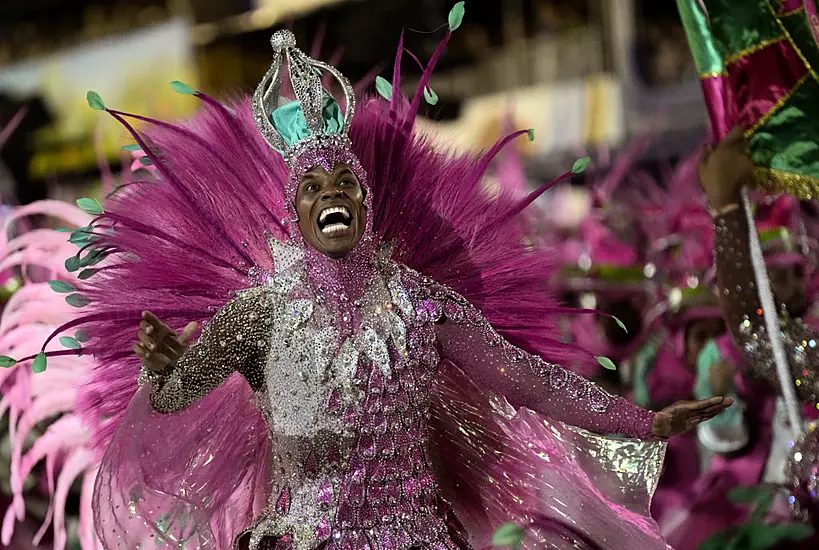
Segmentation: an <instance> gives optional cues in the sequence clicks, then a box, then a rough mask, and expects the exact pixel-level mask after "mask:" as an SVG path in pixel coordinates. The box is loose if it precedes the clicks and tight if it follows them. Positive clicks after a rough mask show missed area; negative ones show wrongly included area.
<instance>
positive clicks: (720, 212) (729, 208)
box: [708, 202, 739, 218]
mask: <svg viewBox="0 0 819 550" xmlns="http://www.w3.org/2000/svg"><path fill="white" fill-rule="evenodd" d="M734 210H739V204H737V203H735V202H734V203H731V204H729V205H726V206H723V207H722V208H719V209H716V208H709V209H708V213H709V214H711V217H712V218H719V217H720V216H724V215H726V214H730V213H731V212H733V211H734Z"/></svg>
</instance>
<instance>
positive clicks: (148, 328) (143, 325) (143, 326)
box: [139, 320, 154, 334]
mask: <svg viewBox="0 0 819 550" xmlns="http://www.w3.org/2000/svg"><path fill="white" fill-rule="evenodd" d="M139 330H143V331H145V334H151V333H152V332H153V331H154V326H153V325H152V324H151V323H149V322H148V321H145V320H142V321H140V322H139Z"/></svg>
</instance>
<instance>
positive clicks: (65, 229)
mask: <svg viewBox="0 0 819 550" xmlns="http://www.w3.org/2000/svg"><path fill="white" fill-rule="evenodd" d="M54 231H56V232H57V233H72V232H73V231H74V230H73V229H70V228H68V227H58V228H57V229H55V230H54Z"/></svg>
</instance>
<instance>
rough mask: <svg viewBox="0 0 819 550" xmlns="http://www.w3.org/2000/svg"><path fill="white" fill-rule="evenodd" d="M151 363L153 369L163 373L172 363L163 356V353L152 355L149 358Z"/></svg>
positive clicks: (168, 358)
mask: <svg viewBox="0 0 819 550" xmlns="http://www.w3.org/2000/svg"><path fill="white" fill-rule="evenodd" d="M151 363H152V364H153V366H154V367H155V369H157V370H160V371H163V370H165V369H166V368H168V365H170V364H171V363H173V361H171V358H170V357H168V356H167V355H165V354H164V353H154V354H153V355H152V356H151Z"/></svg>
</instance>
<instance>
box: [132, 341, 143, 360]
mask: <svg viewBox="0 0 819 550" xmlns="http://www.w3.org/2000/svg"><path fill="white" fill-rule="evenodd" d="M133 349H134V353H136V354H137V355H138V356H139V358H140V359H144V358H145V353H146V350H145V348H143V347H142V344H134V348H133Z"/></svg>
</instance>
